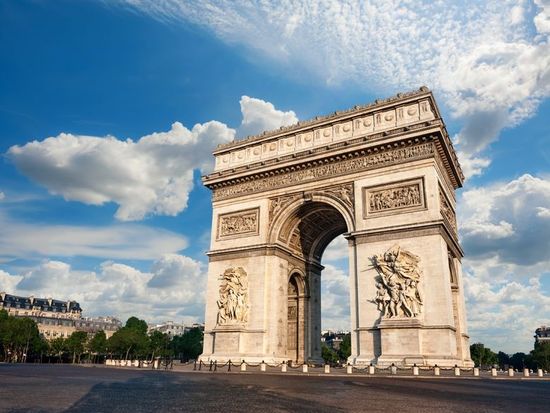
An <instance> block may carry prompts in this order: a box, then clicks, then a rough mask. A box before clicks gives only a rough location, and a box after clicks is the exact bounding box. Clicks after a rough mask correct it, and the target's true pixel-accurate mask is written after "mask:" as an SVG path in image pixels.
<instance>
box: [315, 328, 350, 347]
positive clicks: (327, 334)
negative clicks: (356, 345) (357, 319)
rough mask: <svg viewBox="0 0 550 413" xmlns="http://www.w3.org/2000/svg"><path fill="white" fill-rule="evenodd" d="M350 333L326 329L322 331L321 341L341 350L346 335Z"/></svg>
mask: <svg viewBox="0 0 550 413" xmlns="http://www.w3.org/2000/svg"><path fill="white" fill-rule="evenodd" d="M348 334H349V331H331V330H324V331H322V332H321V343H325V344H326V345H327V347H330V348H332V349H333V350H336V351H338V350H340V345H341V344H342V341H344V337H345V336H346V335H348Z"/></svg>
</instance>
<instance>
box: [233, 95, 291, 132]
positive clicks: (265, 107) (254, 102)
mask: <svg viewBox="0 0 550 413" xmlns="http://www.w3.org/2000/svg"><path fill="white" fill-rule="evenodd" d="M240 103H241V112H242V114H243V120H242V123H241V126H240V128H239V130H238V134H239V135H240V136H242V137H245V136H247V135H255V134H257V133H258V132H261V131H266V130H273V129H276V128H278V127H280V126H289V125H293V124H295V123H297V122H298V118H297V117H296V114H295V113H294V112H293V111H291V110H290V111H288V112H283V111H280V110H277V109H275V106H273V104H272V103H269V102H266V101H264V100H261V99H256V98H251V97H248V96H243V97H242V98H241V102H240Z"/></svg>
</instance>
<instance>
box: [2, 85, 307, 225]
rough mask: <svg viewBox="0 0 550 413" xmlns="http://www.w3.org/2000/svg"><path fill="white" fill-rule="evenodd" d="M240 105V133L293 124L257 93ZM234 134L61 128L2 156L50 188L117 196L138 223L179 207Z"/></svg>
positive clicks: (119, 214)
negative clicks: (132, 134)
mask: <svg viewBox="0 0 550 413" xmlns="http://www.w3.org/2000/svg"><path fill="white" fill-rule="evenodd" d="M240 105H241V111H242V114H243V121H242V124H241V126H240V128H239V131H240V132H241V133H242V134H255V133H259V132H261V131H263V130H266V129H274V128H277V127H279V126H283V125H289V124H292V123H295V122H297V118H296V115H295V114H294V112H292V111H289V112H281V111H279V110H277V109H275V107H274V106H273V105H272V104H271V103H269V102H265V101H263V100H261V99H255V98H250V97H248V96H243V97H242V98H241V101H240ZM235 135H236V131H235V129H232V128H230V127H228V126H227V125H225V124H223V123H221V122H218V121H210V122H207V123H204V124H196V125H195V126H193V128H191V129H188V128H186V127H185V126H183V125H182V124H181V123H180V122H175V123H173V124H172V127H171V128H170V130H169V131H167V132H157V133H153V134H150V135H147V136H143V137H141V138H140V139H138V140H136V141H133V140H131V139H126V140H121V139H117V138H115V137H112V136H106V137H97V136H82V135H74V134H69V133H61V134H59V135H58V136H55V137H50V138H47V139H44V140H42V141H37V140H35V141H32V142H29V143H27V144H25V145H23V146H12V147H11V148H10V149H9V150H8V153H7V155H8V158H9V159H10V160H11V161H12V162H13V163H14V164H15V166H16V167H17V169H18V170H19V171H20V172H21V173H23V174H24V175H26V176H27V177H28V178H30V179H31V180H33V181H34V182H36V183H38V184H40V185H42V186H44V187H45V188H47V189H48V191H49V192H50V193H52V194H55V195H61V196H63V198H65V199H66V200H71V201H80V202H83V203H85V204H88V205H103V204H105V203H108V202H114V203H115V204H117V205H118V209H117V211H116V214H115V217H116V218H117V219H119V220H121V221H135V220H141V219H143V218H145V217H147V216H148V215H169V216H175V215H177V214H179V213H180V212H181V211H183V210H184V209H185V208H186V207H187V202H188V199H189V193H190V192H191V190H192V189H193V171H194V170H197V169H198V170H200V171H201V172H207V171H208V170H209V169H210V168H211V165H212V163H213V157H212V151H213V150H214V149H215V148H216V146H217V145H218V144H220V143H225V142H229V141H231V140H233V139H234V138H235Z"/></svg>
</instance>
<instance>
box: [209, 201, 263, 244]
mask: <svg viewBox="0 0 550 413" xmlns="http://www.w3.org/2000/svg"><path fill="white" fill-rule="evenodd" d="M258 215H259V209H258V208H255V209H248V210H246V211H238V212H232V213H229V214H223V215H220V216H219V218H218V238H224V237H232V236H247V235H256V234H258Z"/></svg>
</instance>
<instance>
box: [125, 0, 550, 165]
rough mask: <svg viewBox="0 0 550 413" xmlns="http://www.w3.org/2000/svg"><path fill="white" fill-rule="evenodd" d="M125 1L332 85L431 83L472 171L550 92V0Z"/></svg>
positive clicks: (376, 88)
mask: <svg viewBox="0 0 550 413" xmlns="http://www.w3.org/2000/svg"><path fill="white" fill-rule="evenodd" d="M119 4H123V5H124V6H127V7H131V8H132V9H135V10H139V11H141V12H143V13H145V14H148V15H151V16H153V17H154V18H157V19H159V20H162V21H165V22H181V23H183V24H187V23H188V22H192V23H194V24H198V25H201V26H203V27H205V28H206V29H207V30H210V31H211V32H213V33H214V34H215V35H216V36H217V37H219V38H220V39H222V40H223V41H226V42H228V43H230V44H240V45H244V46H245V47H246V48H247V49H248V50H249V53H252V54H255V55H261V56H262V57H264V58H267V59H269V60H270V61H272V62H276V63H279V64H281V65H282V66H283V67H285V68H289V67H290V68H292V71H293V73H303V74H304V77H305V78H307V79H309V78H310V77H312V78H313V79H317V80H318V81H321V82H324V83H325V84H328V85H333V84H339V83H343V82H349V81H351V82H354V83H355V84H356V85H358V86H359V87H360V88H362V89H363V90H368V91H371V92H375V93H384V94H387V93H395V92H396V91H399V90H404V89H412V88H417V87H418V86H419V85H422V84H426V85H428V86H430V87H431V88H432V89H434V90H435V92H436V93H437V94H438V95H439V96H440V97H441V98H442V100H441V101H442V102H443V103H444V105H445V106H446V107H448V108H449V109H450V110H451V114H452V115H453V116H455V117H456V118H458V119H459V120H460V121H461V123H462V125H463V127H462V129H461V130H460V132H459V133H458V135H457V136H456V137H455V138H456V140H457V142H459V148H460V155H461V158H462V159H464V163H465V165H466V168H465V171H466V173H468V174H471V175H472V174H479V173H481V171H482V169H483V168H484V167H486V166H487V165H488V163H489V160H488V159H487V158H486V157H485V158H483V157H479V155H478V154H479V153H480V152H482V151H483V150H484V149H485V148H487V146H488V145H490V143H491V142H494V141H495V140H496V139H497V138H498V135H499V134H500V131H501V130H502V129H503V128H506V127H511V126H514V125H516V124H518V123H519V122H521V121H522V120H523V119H525V118H527V117H529V116H531V115H533V114H534V113H535V112H536V109H537V107H538V105H539V103H540V102H541V100H543V99H545V98H547V97H548V96H549V95H550V44H549V34H550V2H549V1H548V0H532V1H531V0H529V1H528V0H520V1H517V0H486V1H484V2H480V1H477V0H462V1H460V2H441V1H438V2H433V1H422V0H419V1H401V0H389V1H384V2H378V1H373V0H371V1H361V2H358V1H353V0H347V1H346V0H344V1H336V0H321V1H318V2H308V1H305V0H303V1H300V0H294V1H292V0H288V1H275V0H272V1H269V0H267V1H262V2H249V1H244V0H241V1H238V0H237V1H222V2H220V1H208V0H200V1H199V0H166V1H163V2H158V1H152V0H120V1H119ZM260 60H261V59H260ZM471 164H474V165H473V166H472V167H470V165H471Z"/></svg>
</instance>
